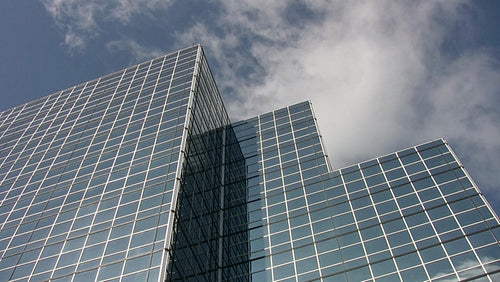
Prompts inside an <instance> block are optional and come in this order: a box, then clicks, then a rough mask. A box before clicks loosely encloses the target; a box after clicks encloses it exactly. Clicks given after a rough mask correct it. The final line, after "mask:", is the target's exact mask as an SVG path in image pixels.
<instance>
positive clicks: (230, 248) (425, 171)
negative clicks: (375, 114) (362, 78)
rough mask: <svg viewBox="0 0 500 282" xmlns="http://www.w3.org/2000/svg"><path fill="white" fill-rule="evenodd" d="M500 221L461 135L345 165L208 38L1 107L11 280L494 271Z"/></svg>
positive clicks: (0, 211)
mask: <svg viewBox="0 0 500 282" xmlns="http://www.w3.org/2000/svg"><path fill="white" fill-rule="evenodd" d="M499 238H500V228H499V221H498V217H497V216H496V215H495V214H494V212H493V211H492V209H491V208H490V207H489V205H488V203H487V202H486V200H485V199H484V197H483V195H482V194H481V193H480V191H479V190H478V188H477V187H476V185H475V184H474V182H473V181H472V180H471V179H470V177H469V175H468V174H467V172H466V171H465V170H464V168H463V166H462V165H461V163H460V162H459V161H458V159H457V158H456V156H455V154H454V153H453V152H452V150H451V149H450V147H449V145H448V144H447V143H446V141H444V140H442V139H439V140H435V141H432V142H429V143H426V144H423V145H419V146H415V147H412V148H409V149H406V150H403V151H399V152H396V153H392V154H389V155H386V156H383V157H380V158H376V159H372V160H369V161H366V162H363V163H360V164H356V165H353V166H349V167H347V168H344V169H340V170H332V168H331V166H330V163H329V160H328V157H327V155H326V154H325V150H324V146H323V144H322V140H321V135H320V134H319V131H318V128H317V124H316V119H315V117H314V113H313V110H312V107H311V104H310V103H309V102H303V103H299V104H296V105H292V106H289V107H286V108H282V109H279V110H276V111H273V112H271V113H267V114H262V115H259V116H257V117H254V118H250V119H247V120H244V121H240V122H236V123H231V121H230V119H229V117H228V114H227V113H226V111H225V109H224V104H223V102H222V98H221V95H220V94H219V92H218V90H217V87H216V84H215V81H214V79H213V77H212V75H211V72H210V69H209V67H208V64H207V61H206V58H205V56H204V53H203V49H202V48H201V46H198V45H197V46H192V47H189V48H186V49H183V50H180V51H178V52H175V53H171V54H168V55H165V56H162V57H159V58H156V59H153V60H151V61H147V62H145V63H141V64H139V65H136V66H133V67H130V68H127V69H124V70H122V71H118V72H115V73H113V74H110V75H107V76H103V77H101V78H98V79H95V80H92V81H89V82H86V83H83V84H80V85H77V86H75V87H72V88H69V89H66V90H63V91H60V92H57V93H54V94H52V95H49V96H47V97H44V98H41V99H39V100H36V101H33V102H30V103H27V104H25V105H21V106H18V107H15V108H13V109H10V110H7V111H3V112H0V280H2V281H8V280H10V281H94V280H96V281H164V280H167V281H171V280H175V281H182V280H195V281H196V280H202V281H251V280H253V281H309V280H313V281H314V280H323V281H362V280H367V281H397V280H404V281H425V280H432V281H456V280H475V279H477V281H495V280H500V245H499Z"/></svg>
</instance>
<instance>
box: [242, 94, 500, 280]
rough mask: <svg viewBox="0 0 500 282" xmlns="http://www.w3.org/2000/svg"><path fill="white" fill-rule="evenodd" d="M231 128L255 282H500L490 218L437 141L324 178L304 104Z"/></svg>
mask: <svg viewBox="0 0 500 282" xmlns="http://www.w3.org/2000/svg"><path fill="white" fill-rule="evenodd" d="M234 130H235V132H236V134H237V136H238V139H239V140H240V145H241V147H242V151H243V152H244V154H245V157H246V161H247V173H248V175H247V177H248V178H247V179H248V180H247V181H248V193H249V198H248V199H249V201H248V215H249V245H250V258H251V277H252V279H253V280H255V281H459V280H460V281H461V280H474V281H497V280H499V278H500V245H499V239H500V227H499V221H498V217H497V216H496V215H495V214H494V212H493V211H492V209H491V208H490V207H489V205H488V203H487V202H486V201H485V199H484V197H483V195H482V194H481V192H480V191H479V190H478V188H477V187H476V186H475V184H474V183H473V182H472V180H471V179H470V177H469V176H468V174H467V172H466V171H465V169H464V168H463V166H462V164H461V163H460V162H459V161H458V159H457V158H456V156H455V154H454V153H453V151H452V150H451V149H450V146H449V145H448V144H447V143H446V141H445V140H443V139H439V140H435V141H432V142H429V143H426V144H423V145H419V146H416V147H412V148H409V149H406V150H403V151H399V152H396V153H392V154H389V155H386V156H383V157H380V158H376V159H373V160H369V161H366V162H363V163H359V164H356V165H352V166H349V167H346V168H343V169H339V170H334V171H332V170H331V169H330V168H329V167H330V165H329V163H328V159H327V156H326V154H325V151H324V149H323V146H322V141H321V137H320V135H319V131H318V129H317V126H316V122H315V118H314V115H313V113H312V108H311V105H310V103H309V102H304V103H301V104H297V105H294V106H290V107H287V108H284V109H280V110H276V111H274V112H272V113H268V114H264V115H260V116H258V117H255V118H251V119H249V120H246V121H242V122H238V123H235V124H234Z"/></svg>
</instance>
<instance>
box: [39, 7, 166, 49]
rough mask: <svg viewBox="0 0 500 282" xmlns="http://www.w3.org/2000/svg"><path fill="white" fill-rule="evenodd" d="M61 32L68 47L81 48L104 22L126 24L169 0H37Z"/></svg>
mask: <svg viewBox="0 0 500 282" xmlns="http://www.w3.org/2000/svg"><path fill="white" fill-rule="evenodd" d="M40 1H41V2H42V3H43V5H44V7H45V9H46V10H47V12H48V13H49V14H50V16H51V17H52V18H53V19H54V21H55V22H56V24H57V26H58V27H59V28H60V29H61V30H62V31H63V32H64V34H65V36H64V37H65V40H64V43H65V44H66V45H67V46H68V48H69V50H70V51H76V50H82V49H84V48H85V47H86V45H87V43H88V41H89V40H90V39H92V38H95V37H96V36H98V35H99V34H100V33H101V31H102V30H103V29H105V28H106V25H109V24H110V23H117V24H122V25H127V24H129V23H130V21H131V20H132V19H133V18H134V17H135V16H138V15H140V16H143V17H153V12H157V11H159V10H165V9H167V8H168V7H169V6H170V4H171V2H172V1H169V0H107V1H99V0H40Z"/></svg>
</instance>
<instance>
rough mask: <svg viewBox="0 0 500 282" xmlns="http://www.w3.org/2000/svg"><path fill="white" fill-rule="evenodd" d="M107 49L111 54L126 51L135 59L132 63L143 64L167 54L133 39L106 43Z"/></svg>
mask: <svg viewBox="0 0 500 282" xmlns="http://www.w3.org/2000/svg"><path fill="white" fill-rule="evenodd" d="M106 48H107V49H108V50H109V51H110V52H114V51H125V52H128V53H130V55H131V57H132V58H133V61H132V62H131V63H137V62H142V61H145V60H148V59H151V58H155V57H159V56H161V55H163V54H165V52H164V51H162V50H161V49H158V48H153V47H146V46H143V45H141V44H139V43H138V42H137V41H135V40H133V39H124V40H115V41H110V42H108V43H106Z"/></svg>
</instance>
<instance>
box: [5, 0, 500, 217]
mask: <svg viewBox="0 0 500 282" xmlns="http://www.w3.org/2000/svg"><path fill="white" fill-rule="evenodd" d="M498 26H500V3H499V2H498V1H493V0H492V1H459V0H441V1H439V0H437V1H385V0H381V1H335V0H331V1H321V0H318V1H299V0H296V1H293V0H286V1H265V0H241V1H230V0H224V1H222V0H212V1H195V0H183V1H180V0H178V1H175V0H108V1H99V0H86V1H83V0H65V1H60V0H39V1H36V0H31V1H14V0H7V1H2V2H1V3H0V35H1V37H2V40H1V41H0V111H1V110H6V109H8V108H11V107H14V106H16V105H20V104H22V103H25V102H28V101H31V100H33V99H36V98H39V97H43V96H45V95H48V94H51V93H53V92H56V91H58V90H61V89H64V88H67V87H70V86H73V85H75V84H78V83H82V82H85V81H88V80H90V79H93V78H96V77H99V76H101V75H104V74H107V73H110V72H112V71H117V70H120V69H122V68H124V67H127V66H130V65H132V64H135V63H138V62H141V61H144V60H147V59H150V58H153V57H156V56H159V55H162V54H164V53H168V52H172V51H175V50H177V49H179V48H183V47H186V46H190V45H192V44H197V43H200V44H202V45H203V46H204V48H205V52H206V54H207V57H208V60H209V63H210V65H211V68H212V71H213V73H214V75H215V77H216V80H217V83H218V86H219V88H220V90H221V92H222V94H223V96H224V100H225V103H226V106H227V108H228V110H229V112H230V114H231V116H232V117H233V120H234V121H235V120H238V119H243V118H246V117H251V116H253V115H256V114H259V113H263V112H266V111H269V110H272V109H276V108H279V107H283V106H286V105H289V104H291V103H295V102H300V101H303V100H311V101H312V103H313V107H314V109H315V112H316V115H317V117H318V122H319V126H320V129H321V132H322V134H323V136H324V141H325V143H326V147H327V151H328V152H329V155H330V159H331V161H332V163H333V166H334V167H335V168H340V167H344V166H347V165H350V164H352V163H355V162H360V161H364V160H366V159H370V158H374V157H377V156H379V155H383V154H386V153H390V152H393V151H396V150H399V149H404V148H406V147H409V146H412V145H416V144H420V143H423V142H426V141H429V140H432V139H435V138H439V137H444V138H446V139H447V140H448V141H449V143H450V144H451V146H452V148H453V149H454V150H455V152H456V153H457V155H458V156H459V157H460V159H461V160H462V162H463V163H464V165H465V166H466V168H467V169H468V171H469V172H470V174H471V175H472V177H473V178H474V179H475V181H476V182H477V184H478V185H479V187H480V188H481V189H482V191H483V192H484V194H485V195H486V197H487V198H488V200H489V201H490V202H491V203H492V205H493V206H494V208H495V209H496V211H497V213H498V212H499V211H500V193H498V192H499V185H498V184H499V183H500V173H499V169H500V110H499V108H500V55H499V54H500V52H499V51H500V33H499V32H498V30H497V29H498Z"/></svg>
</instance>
